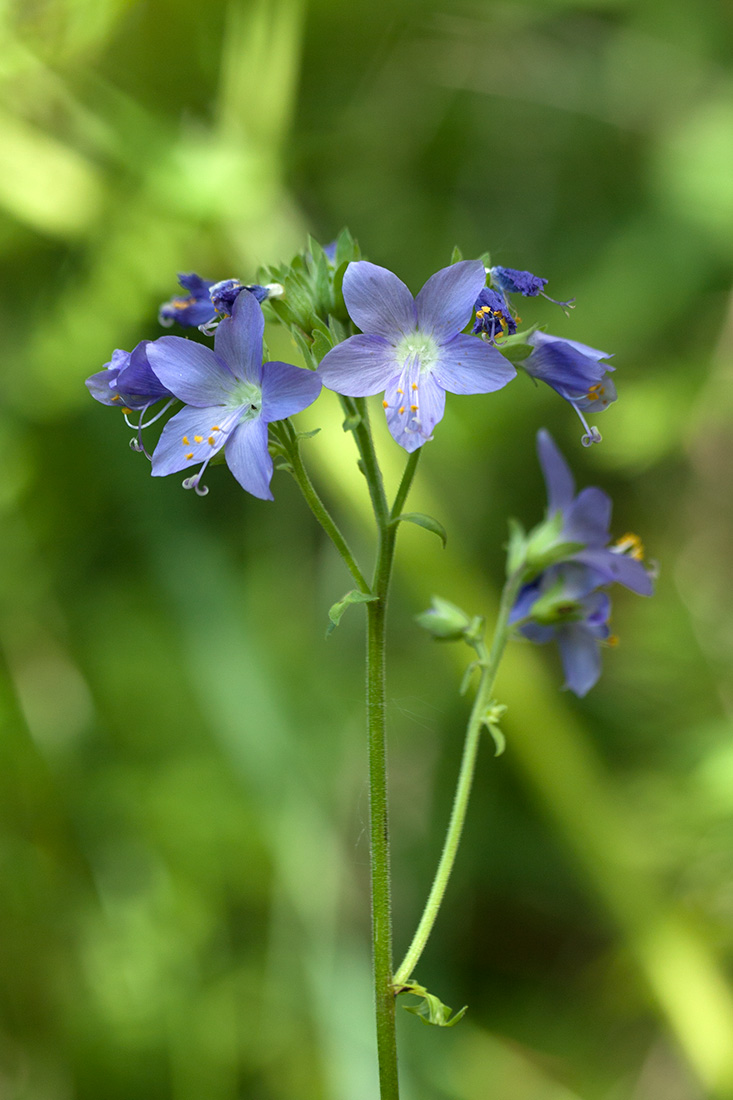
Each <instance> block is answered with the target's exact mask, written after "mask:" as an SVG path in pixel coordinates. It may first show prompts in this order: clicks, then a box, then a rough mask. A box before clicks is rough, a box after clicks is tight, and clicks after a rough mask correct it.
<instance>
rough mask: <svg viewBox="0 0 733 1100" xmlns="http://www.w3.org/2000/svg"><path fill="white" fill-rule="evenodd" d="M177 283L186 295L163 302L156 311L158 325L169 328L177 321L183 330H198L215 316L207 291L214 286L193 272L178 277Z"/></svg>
mask: <svg viewBox="0 0 733 1100" xmlns="http://www.w3.org/2000/svg"><path fill="white" fill-rule="evenodd" d="M178 282H179V283H180V284H181V286H182V287H183V289H184V290H187V291H188V294H186V295H182V296H181V297H177V298H171V299H170V301H169V302H163V305H162V306H161V307H160V309H159V310H158V321H159V322H160V324H161V325H164V326H165V328H170V326H171V325H172V324H173V322H174V321H177V322H178V324H179V325H183V326H184V327H185V328H198V326H199V325H205V324H206V322H207V321H211V320H212V319H213V318H214V317H215V316H216V310H215V309H214V307H213V305H212V304H211V297H210V294H209V291H210V289H211V287H212V286H214V285H215V284H214V283H213V282H212V281H210V280H209V279H202V278H201V276H200V275H196V274H195V272H191V273H190V274H189V275H179V276H178Z"/></svg>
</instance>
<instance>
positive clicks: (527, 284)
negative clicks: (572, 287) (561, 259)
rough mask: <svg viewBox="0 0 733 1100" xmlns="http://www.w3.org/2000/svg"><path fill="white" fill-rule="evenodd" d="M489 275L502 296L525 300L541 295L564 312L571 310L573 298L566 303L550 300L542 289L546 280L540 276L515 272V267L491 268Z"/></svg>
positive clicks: (526, 272)
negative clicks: (512, 296) (522, 297)
mask: <svg viewBox="0 0 733 1100" xmlns="http://www.w3.org/2000/svg"><path fill="white" fill-rule="evenodd" d="M489 275H490V276H491V281H492V283H493V284H494V286H496V287H498V288H499V290H501V291H502V293H504V294H521V295H523V296H524V297H525V298H536V297H537V295H538V294H541V295H542V297H543V298H547V301H548V302H554V303H555V305H557V306H562V308H563V309H564V310H566V311H567V310H568V309H572V308H573V302H574V301H575V299H574V298H571V299H570V300H569V301H567V302H558V301H557V299H556V298H550V297H549V295H547V294H545V292H544V290H543V289H542V288H543V287H545V286H547V279H543V278H542V277H541V276H540V275H533V274H532V272H531V271H517V269H516V268H515V267H492V268H489Z"/></svg>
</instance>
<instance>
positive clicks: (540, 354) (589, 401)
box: [522, 332, 617, 447]
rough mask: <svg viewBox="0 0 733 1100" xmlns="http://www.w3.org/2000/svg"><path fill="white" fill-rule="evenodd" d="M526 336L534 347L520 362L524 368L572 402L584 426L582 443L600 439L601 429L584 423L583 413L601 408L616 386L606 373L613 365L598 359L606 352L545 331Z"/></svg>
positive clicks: (607, 354) (613, 397) (602, 408)
mask: <svg viewBox="0 0 733 1100" xmlns="http://www.w3.org/2000/svg"><path fill="white" fill-rule="evenodd" d="M527 339H528V343H530V344H531V345H532V347H533V349H534V350H533V351H532V352H531V353H530V354H529V356H528V357H527V358H526V359H525V360H524V362H523V363H522V367H523V368H524V370H526V372H527V374H529V375H531V376H532V378H538V379H539V380H540V381H541V382H546V383H547V385H548V386H551V387H552V389H553V390H555V392H556V393H559V394H560V396H561V397H564V398H565V400H566V401H567V402H568V403H569V404H570V405H572V407H573V408H574V409H575V411H576V413H577V414H578V416H579V417H580V420H581V423H582V425H583V427H584V428H585V435H584V436H583V437H582V443H583V446H584V447H589V446H590V445H591V443H600V442H601V438H602V437H601V433H600V432H599V431H598V428H596V427H595V426H593V427H591V426H590V425H589V424H588V421H587V420H586V418H585V416H584V415H583V413H584V412H589V413H591V414H592V413H599V412H603V410H604V409H607V408H608V406H609V405H610V404H612V403H613V402H614V401H615V400H616V397H617V394H616V387H615V386H614V384H613V382H612V381H611V379H610V378H607V377H606V375H607V374H608V373H609V372H610V371H613V370H614V368H613V367H612V366H611V364H610V363H603V362H601V360H603V359H608V358H609V353H608V352H606V351H599V350H598V348H591V347H588V345H587V344H581V343H579V341H577V340H566V339H564V338H562V337H560V336H550V334H549V333H545V332H533V333H531V335H530V336H529V337H528V338H527Z"/></svg>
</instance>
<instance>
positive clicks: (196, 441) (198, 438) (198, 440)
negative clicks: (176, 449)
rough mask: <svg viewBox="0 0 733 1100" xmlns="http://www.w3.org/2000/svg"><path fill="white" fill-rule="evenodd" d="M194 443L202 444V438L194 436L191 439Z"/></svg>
mask: <svg viewBox="0 0 733 1100" xmlns="http://www.w3.org/2000/svg"><path fill="white" fill-rule="evenodd" d="M193 441H194V443H203V441H204V437H203V436H202V435H195V436H194V437H193Z"/></svg>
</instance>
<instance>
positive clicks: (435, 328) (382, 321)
mask: <svg viewBox="0 0 733 1100" xmlns="http://www.w3.org/2000/svg"><path fill="white" fill-rule="evenodd" d="M484 282H485V272H484V267H483V264H482V263H481V262H480V261H479V260H475V261H471V260H464V261H462V262H460V263H456V264H452V265H451V266H450V267H445V268H443V269H442V270H441V271H438V272H436V274H435V275H433V276H432V277H431V278H430V279H428V281H427V282H426V283H425V286H424V287H423V288H422V290H421V291H420V293H419V294H418V296H417V298H413V296H412V294H411V293H410V291H409V290H408V289H407V287H406V286H405V284H404V283H403V282H402V280H401V279H398V278H397V276H396V275H394V274H393V273H392V272H391V271H388V270H387V269H386V268H384V267H377V265H376V264H372V263H368V262H367V261H366V260H361V261H358V262H356V263H351V264H349V266H348V268H347V269H346V274H345V275H344V282H343V295H344V301H345V302H346V308H347V309H348V311H349V315H350V317H351V318H352V320H353V321H354V323H355V324H356V325H357V326H358V327H359V328H360V329H361V330H362V335H358V336H352V337H350V338H349V339H348V340H344V342H343V343H341V344H338V345H337V346H336V347H335V348H333V349H332V350H331V351H329V352H328V354H327V355H326V356H325V357H324V358H323V360H322V361H321V364H320V366H319V368H318V373H319V374H320V376H321V378H322V380H323V384H324V386H326V387H327V389H330V390H335V391H336V393H340V394H343V395H344V396H346V397H370V396H372V395H373V394H376V393H381V392H382V391H384V401H383V405H384V410H385V413H386V416H387V425H388V427H389V430H390V432H391V433H392V437H393V438H394V439H395V440H396V442H397V443H399V444H400V446H401V447H404V449H405V450H406V451H410V452H411V451H415V450H417V448H418V447H422V445H423V443H426V442H427V441H428V440H429V439H431V438H432V434H433V430H434V428H435V425H436V424H437V423H438V422H439V421H440V420H441V419H442V417H443V412H444V410H445V394H446V391H448V392H449V393H462V394H468V393H492V392H493V391H494V390H498V389H501V388H502V386H505V385H506V384H507V382H510V381H511V380H512V378H514V377H515V376H516V370H515V369H514V367H513V366H512V365H511V363H509V361H508V360H507V359H505V358H504V356H503V355H501V353H500V352H499V351H497V349H496V348H495V347H493V346H492V345H491V344H488V343H486V342H484V341H483V340H477V339H476V338H475V337H474V336H471V335H465V334H463V333H462V329H464V328H465V326H466V324H467V322H468V320H469V317H470V315H471V311H472V308H473V305H474V302H475V301H476V299H477V297H478V295H479V293H480V292H481V290H482V289H483V287H484Z"/></svg>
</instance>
